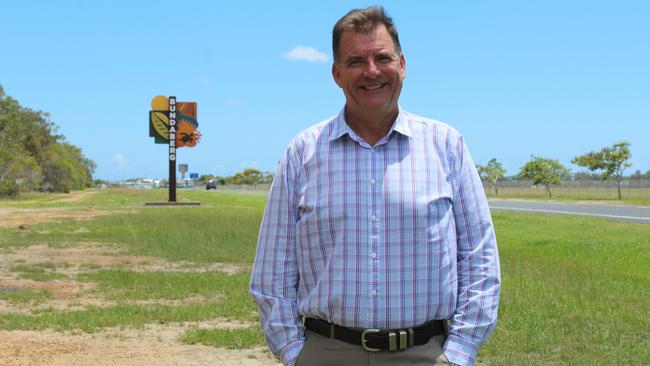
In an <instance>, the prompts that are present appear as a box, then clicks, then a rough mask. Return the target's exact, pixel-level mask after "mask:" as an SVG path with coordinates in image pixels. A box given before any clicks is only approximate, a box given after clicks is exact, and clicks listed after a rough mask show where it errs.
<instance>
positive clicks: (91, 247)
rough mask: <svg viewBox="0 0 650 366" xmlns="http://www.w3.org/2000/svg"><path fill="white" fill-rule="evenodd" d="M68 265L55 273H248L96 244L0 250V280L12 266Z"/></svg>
mask: <svg viewBox="0 0 650 366" xmlns="http://www.w3.org/2000/svg"><path fill="white" fill-rule="evenodd" d="M48 262H54V263H60V264H67V265H68V266H67V267H66V266H62V267H61V268H57V269H56V272H57V273H62V274H64V275H68V276H74V275H76V274H78V273H79V269H80V268H84V267H86V269H85V272H88V268H102V269H106V267H120V268H123V269H127V270H132V271H142V272H144V271H147V272H152V271H167V272H208V271H219V272H224V273H228V274H235V273H239V272H241V271H245V270H248V267H247V266H245V265H241V264H235V263H208V264H196V263H191V262H185V261H179V262H170V261H166V260H164V259H161V258H158V257H150V256H135V255H125V254H123V252H122V251H121V250H119V249H117V248H116V247H115V246H111V245H106V244H97V243H78V244H75V246H70V247H63V248H61V247H50V246H48V245H45V244H40V245H32V246H30V247H26V248H8V249H4V250H0V278H2V274H3V273H6V272H8V269H9V268H10V267H11V266H13V265H14V264H17V263H21V264H24V265H37V264H40V263H48Z"/></svg>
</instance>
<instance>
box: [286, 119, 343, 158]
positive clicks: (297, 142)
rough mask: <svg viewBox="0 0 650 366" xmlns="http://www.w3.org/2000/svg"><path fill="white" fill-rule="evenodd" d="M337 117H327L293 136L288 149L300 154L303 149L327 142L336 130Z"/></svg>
mask: <svg viewBox="0 0 650 366" xmlns="http://www.w3.org/2000/svg"><path fill="white" fill-rule="evenodd" d="M336 119H337V116H336V115H335V116H332V117H328V118H326V119H324V120H322V121H320V122H318V123H316V124H314V125H312V126H310V127H308V128H306V129H304V130H302V131H301V132H300V133H298V134H297V135H295V136H294V137H293V138H292V139H291V141H290V142H289V146H288V149H289V150H291V151H292V152H294V153H300V152H302V151H304V150H305V149H309V148H313V147H315V146H316V145H318V144H319V143H321V142H322V141H327V140H328V139H329V136H330V134H331V133H332V132H333V131H334V129H335V128H336V125H335V124H336Z"/></svg>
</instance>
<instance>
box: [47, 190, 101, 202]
mask: <svg viewBox="0 0 650 366" xmlns="http://www.w3.org/2000/svg"><path fill="white" fill-rule="evenodd" d="M95 194H97V191H76V192H71V193H61V194H57V195H58V196H61V198H59V199H56V200H54V201H52V203H77V202H81V201H83V200H86V199H88V198H90V196H94V195H95Z"/></svg>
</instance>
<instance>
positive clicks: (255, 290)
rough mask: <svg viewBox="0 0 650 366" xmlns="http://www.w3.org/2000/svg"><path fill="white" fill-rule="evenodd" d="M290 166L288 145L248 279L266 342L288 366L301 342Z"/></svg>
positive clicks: (294, 360)
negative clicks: (249, 279)
mask: <svg viewBox="0 0 650 366" xmlns="http://www.w3.org/2000/svg"><path fill="white" fill-rule="evenodd" d="M295 166H296V165H295V164H293V161H292V157H291V154H290V150H289V149H288V150H287V153H286V154H285V156H284V157H283V159H282V160H281V162H280V168H279V169H278V172H277V174H276V176H275V179H274V180H273V185H272V186H271V191H270V193H269V198H268V201H267V203H266V209H265V212H264V218H263V219H262V225H261V228H260V234H259V238H258V242H257V253H256V256H255V263H254V265H253V273H252V276H251V284H250V293H251V295H252V296H253V299H254V300H255V302H256V303H257V307H258V309H259V312H260V323H261V326H262V331H263V332H264V335H265V338H266V343H267V344H268V346H269V348H270V349H271V351H272V352H273V354H274V355H275V356H276V357H278V358H279V359H280V360H281V361H282V363H284V364H285V365H288V366H292V365H294V364H295V362H296V359H297V358H298V355H299V354H300V351H301V350H302V347H303V344H304V329H303V326H302V321H301V319H300V316H299V315H298V306H297V289H298V281H299V277H298V269H297V265H296V247H295V240H294V227H295V222H296V209H295V206H296V202H295V194H294V192H295V191H294V188H295V182H296V179H297V178H296V177H297V173H296V172H297V170H296V169H295V168H294V167H295Z"/></svg>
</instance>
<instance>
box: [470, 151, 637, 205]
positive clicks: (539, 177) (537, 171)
mask: <svg viewBox="0 0 650 366" xmlns="http://www.w3.org/2000/svg"><path fill="white" fill-rule="evenodd" d="M631 157H632V153H631V151H630V143H629V142H627V141H619V142H616V143H614V144H613V145H612V146H607V147H604V148H602V149H600V150H598V151H589V152H587V153H585V154H583V155H579V156H576V157H574V158H573V159H572V160H571V163H573V164H576V165H578V166H581V167H585V168H587V169H588V170H589V171H591V172H592V173H591V174H588V173H584V172H581V173H577V174H575V175H574V179H585V178H587V179H588V178H600V179H602V180H608V179H610V178H614V179H615V180H616V183H617V188H618V199H622V195H621V184H622V182H623V178H624V175H623V173H624V172H625V169H627V168H629V167H630V166H631V164H630V163H629V160H630V158H631ZM476 169H477V170H478V172H479V175H480V176H481V179H483V180H485V181H487V182H489V183H490V185H491V186H492V189H493V190H494V193H495V194H496V195H498V194H499V188H498V184H497V183H498V182H499V180H503V178H504V176H505V174H506V170H505V169H504V168H503V166H502V165H501V163H499V162H498V161H497V159H494V158H493V159H491V160H490V161H489V162H488V163H487V164H486V165H477V166H476ZM570 176H571V171H570V170H569V169H568V168H566V167H565V166H564V165H562V164H561V163H560V161H559V160H557V159H549V158H543V157H539V156H531V159H530V161H529V162H527V163H526V164H524V166H522V167H521V169H520V170H519V174H517V176H516V177H517V178H518V179H524V180H529V181H531V182H532V183H533V184H534V185H540V184H541V185H543V186H544V187H545V188H546V193H547V194H548V196H549V197H552V196H553V191H552V186H553V185H554V184H560V183H562V181H563V180H565V179H568V178H569V177H570ZM632 177H633V178H637V179H642V178H644V177H646V178H649V179H650V170H648V171H647V172H646V173H641V171H638V170H637V171H636V172H635V174H634V175H633V176H632Z"/></svg>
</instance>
